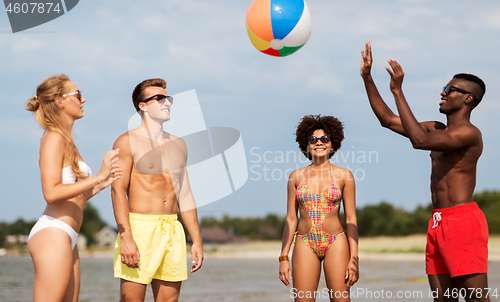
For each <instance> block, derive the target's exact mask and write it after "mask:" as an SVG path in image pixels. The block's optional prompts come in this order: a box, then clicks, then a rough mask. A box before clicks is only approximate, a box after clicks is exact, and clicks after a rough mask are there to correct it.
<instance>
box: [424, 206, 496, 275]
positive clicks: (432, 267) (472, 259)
mask: <svg viewBox="0 0 500 302" xmlns="http://www.w3.org/2000/svg"><path fill="white" fill-rule="evenodd" d="M432 214H433V215H432V218H431V219H430V220H429V229H428V230H427V247H426V249H425V270H426V273H427V274H428V275H437V274H450V277H456V276H463V275H470V274H477V273H487V272H488V224H487V223H486V218H485V217H484V213H483V211H481V209H479V207H478V206H477V204H476V203H475V202H471V203H468V204H465V205H459V206H455V207H451V208H446V209H433V210H432Z"/></svg>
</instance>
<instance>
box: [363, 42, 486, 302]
mask: <svg viewBox="0 0 500 302" xmlns="http://www.w3.org/2000/svg"><path fill="white" fill-rule="evenodd" d="M362 58H363V59H362V62H361V70H360V72H361V76H362V78H363V81H364V83H365V88H366V93H367V94H368V99H369V101H370V105H371V107H372V109H373V112H374V113H375V115H376V116H377V118H378V119H379V121H380V123H381V125H382V126H383V127H386V128H389V129H390V130H392V131H394V132H396V133H398V134H401V135H403V136H406V137H408V138H409V139H410V141H411V143H412V145H413V148H415V149H421V150H429V151H431V154H430V156H431V162H432V172H431V195H432V205H433V216H432V218H431V219H430V221H429V229H428V232H427V248H426V272H427V275H428V277H429V284H430V287H431V290H432V292H433V293H437V297H435V298H434V300H435V301H458V297H457V293H461V294H462V296H465V297H464V298H465V300H466V301H490V299H489V296H488V293H489V292H488V279H487V274H486V273H487V271H488V265H487V264H488V263H487V262H488V225H487V224H486V219H485V217H484V214H483V212H482V211H481V210H480V209H479V208H478V206H477V204H476V203H475V202H474V201H473V200H472V194H473V193H474V188H475V186H476V167H477V161H478V159H479V157H480V156H481V153H482V151H483V141H482V138H481V131H479V129H478V128H477V127H475V126H474V125H473V124H471V122H470V115H471V111H472V109H474V108H475V107H476V106H477V105H478V104H479V102H480V101H481V99H482V98H483V95H484V92H485V89H486V87H485V85H484V82H483V81H482V80H481V79H479V78H478V77H476V76H474V75H471V74H463V73H461V74H457V75H455V76H454V77H453V78H452V79H451V81H449V82H448V84H447V85H446V86H445V87H444V89H443V91H442V92H441V102H440V103H439V111H440V112H441V113H443V114H445V115H446V120H447V123H446V125H445V124H443V123H441V122H435V121H430V122H421V123H419V122H418V121H417V120H416V119H415V117H414V116H413V113H412V112H411V110H410V107H409V106H408V103H407V102H406V99H405V96H404V94H403V91H402V88H401V87H402V84H403V77H404V73H403V69H402V68H401V65H399V64H398V63H397V62H396V61H395V60H392V59H389V60H388V62H389V65H390V67H391V68H388V67H386V69H387V71H388V72H389V74H390V76H391V82H390V88H391V92H392V94H393V96H394V99H395V101H396V106H397V108H398V112H399V116H397V115H395V114H394V113H393V112H392V111H391V109H390V108H389V107H388V106H387V105H386V104H385V102H384V100H383V99H382V97H381V96H380V94H379V92H378V90H377V87H376V86H375V83H374V82H373V79H372V76H371V74H370V73H371V66H372V53H371V45H370V42H367V43H366V48H365V50H364V51H362ZM457 290H458V292H457Z"/></svg>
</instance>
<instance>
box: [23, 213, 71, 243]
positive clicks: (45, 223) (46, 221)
mask: <svg viewBox="0 0 500 302" xmlns="http://www.w3.org/2000/svg"><path fill="white" fill-rule="evenodd" d="M45 228H57V229H61V230H63V231H65V232H66V233H68V235H69V237H70V238H71V246H72V249H75V246H76V242H77V241H78V233H77V232H75V230H74V229H73V228H72V227H71V226H69V224H67V223H66V222H63V221H61V220H59V219H57V218H54V217H51V216H48V215H43V216H42V217H40V219H38V221H37V222H36V223H35V225H34V226H33V228H32V229H31V232H30V235H29V237H28V241H29V240H30V239H31V237H33V235H35V234H36V233H38V232H39V231H41V230H43V229H45Z"/></svg>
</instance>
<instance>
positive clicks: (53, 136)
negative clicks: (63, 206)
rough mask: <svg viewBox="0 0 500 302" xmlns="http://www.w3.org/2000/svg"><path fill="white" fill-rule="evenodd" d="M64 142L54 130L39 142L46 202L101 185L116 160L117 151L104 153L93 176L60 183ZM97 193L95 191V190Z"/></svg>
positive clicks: (68, 196) (107, 179) (52, 202)
mask: <svg viewBox="0 0 500 302" xmlns="http://www.w3.org/2000/svg"><path fill="white" fill-rule="evenodd" d="M65 152H66V144H65V142H64V138H63V137H62V135H61V134H60V133H58V132H55V131H48V132H47V133H45V134H44V136H43V138H42V141H41V144H40V174H41V178H42V191H43V196H44V198H45V200H46V201H47V203H48V204H54V203H56V202H59V201H63V200H68V199H70V198H73V197H75V196H78V195H80V194H82V193H85V192H88V191H89V190H91V189H94V188H95V187H96V186H97V187H98V186H99V185H101V186H102V185H103V184H105V183H106V181H109V177H110V175H111V174H112V173H111V165H112V164H113V162H114V161H115V160H116V159H114V157H116V154H118V151H115V150H113V151H109V152H108V153H106V155H105V157H104V160H103V166H102V167H101V171H99V173H98V174H97V175H95V176H93V177H87V178H86V179H84V180H81V181H77V182H75V183H73V184H62V183H61V177H62V169H63V165H64V154H65ZM96 193H97V192H96Z"/></svg>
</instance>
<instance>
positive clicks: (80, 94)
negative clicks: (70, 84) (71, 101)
mask: <svg viewBox="0 0 500 302" xmlns="http://www.w3.org/2000/svg"><path fill="white" fill-rule="evenodd" d="M72 95H74V96H75V97H76V98H77V99H78V100H79V101H80V102H81V101H82V93H81V92H80V90H78V91H75V92H72V93H68V94H63V95H62V97H63V98H64V97H67V96H72Z"/></svg>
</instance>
